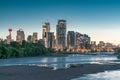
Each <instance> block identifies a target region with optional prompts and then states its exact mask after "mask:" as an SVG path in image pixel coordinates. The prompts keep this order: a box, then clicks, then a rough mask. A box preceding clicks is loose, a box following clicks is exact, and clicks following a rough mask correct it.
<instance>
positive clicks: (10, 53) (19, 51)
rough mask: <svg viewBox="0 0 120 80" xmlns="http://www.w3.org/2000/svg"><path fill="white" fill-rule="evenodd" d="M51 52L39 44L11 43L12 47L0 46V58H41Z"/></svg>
mask: <svg viewBox="0 0 120 80" xmlns="http://www.w3.org/2000/svg"><path fill="white" fill-rule="evenodd" d="M49 53H51V51H50V50H49V49H46V48H45V47H44V46H43V45H41V44H39V43H28V42H26V41H23V42H22V45H20V44H19V43H17V42H11V44H10V45H5V44H0V58H14V57H15V58H18V57H28V56H40V55H45V54H49Z"/></svg>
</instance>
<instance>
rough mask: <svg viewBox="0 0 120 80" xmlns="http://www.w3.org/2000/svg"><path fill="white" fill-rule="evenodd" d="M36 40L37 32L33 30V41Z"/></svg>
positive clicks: (35, 41)
mask: <svg viewBox="0 0 120 80" xmlns="http://www.w3.org/2000/svg"><path fill="white" fill-rule="evenodd" d="M37 41H38V33H37V32H34V33H33V43H37Z"/></svg>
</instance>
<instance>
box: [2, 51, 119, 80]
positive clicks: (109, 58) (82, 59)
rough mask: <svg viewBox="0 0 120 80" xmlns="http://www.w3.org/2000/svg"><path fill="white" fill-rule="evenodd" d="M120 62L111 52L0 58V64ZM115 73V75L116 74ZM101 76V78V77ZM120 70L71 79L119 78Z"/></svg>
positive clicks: (31, 64) (54, 64) (59, 65)
mask: <svg viewBox="0 0 120 80" xmlns="http://www.w3.org/2000/svg"><path fill="white" fill-rule="evenodd" d="M86 63H87V64H88V63H90V64H92V63H118V64H119V63H120V59H118V58H117V55H114V54H113V53H105V52H102V53H99V52H97V53H89V55H82V54H70V55H68V56H67V57H26V58H11V59H0V66H13V65H29V66H47V67H59V68H65V65H67V64H86ZM116 74H117V75H116ZM101 76H102V78H101ZM119 79H120V70H117V71H105V72H102V73H98V74H89V75H86V76H84V77H80V78H76V79H72V80H119Z"/></svg>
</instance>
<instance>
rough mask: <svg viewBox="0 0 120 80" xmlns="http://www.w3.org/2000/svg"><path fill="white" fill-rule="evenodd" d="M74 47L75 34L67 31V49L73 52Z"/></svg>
mask: <svg viewBox="0 0 120 80" xmlns="http://www.w3.org/2000/svg"><path fill="white" fill-rule="evenodd" d="M74 47H75V33H74V31H68V33H67V48H68V49H69V50H73V49H74Z"/></svg>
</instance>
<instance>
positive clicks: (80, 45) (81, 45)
mask: <svg viewBox="0 0 120 80" xmlns="http://www.w3.org/2000/svg"><path fill="white" fill-rule="evenodd" d="M75 49H76V51H81V52H86V51H87V49H90V37H89V36H88V35H87V34H81V33H79V32H76V33H75Z"/></svg>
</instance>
